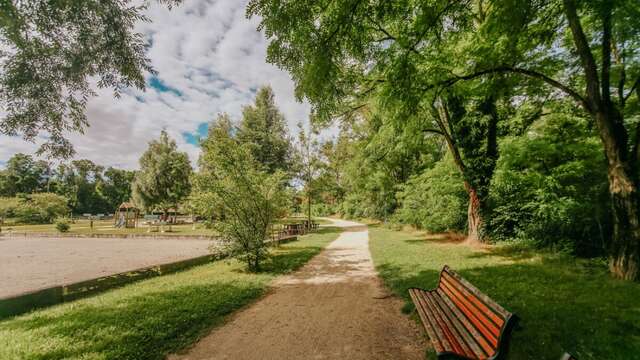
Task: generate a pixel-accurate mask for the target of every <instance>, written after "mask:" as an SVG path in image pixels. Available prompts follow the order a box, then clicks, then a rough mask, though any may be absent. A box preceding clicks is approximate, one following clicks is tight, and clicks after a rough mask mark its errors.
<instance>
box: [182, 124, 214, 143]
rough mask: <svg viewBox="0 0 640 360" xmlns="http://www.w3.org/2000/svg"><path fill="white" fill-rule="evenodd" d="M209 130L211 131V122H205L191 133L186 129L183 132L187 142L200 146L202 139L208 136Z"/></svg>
mask: <svg viewBox="0 0 640 360" xmlns="http://www.w3.org/2000/svg"><path fill="white" fill-rule="evenodd" d="M208 131H209V123H206V122H203V123H200V125H198V128H197V129H196V131H195V132H193V133H190V132H187V131H185V132H183V133H182V137H183V138H184V140H185V141H186V142H187V143H189V144H191V145H195V146H198V147H199V146H200V139H204V138H205V137H207V133H208Z"/></svg>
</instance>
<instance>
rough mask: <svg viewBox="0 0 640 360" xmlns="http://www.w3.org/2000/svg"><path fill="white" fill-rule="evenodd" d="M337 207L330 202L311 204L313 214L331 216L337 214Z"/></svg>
mask: <svg viewBox="0 0 640 360" xmlns="http://www.w3.org/2000/svg"><path fill="white" fill-rule="evenodd" d="M335 212H336V211H335V207H334V206H333V205H330V204H325V203H320V204H311V214H313V216H329V215H333V214H335Z"/></svg>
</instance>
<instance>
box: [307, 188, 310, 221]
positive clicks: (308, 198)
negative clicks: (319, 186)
mask: <svg viewBox="0 0 640 360" xmlns="http://www.w3.org/2000/svg"><path fill="white" fill-rule="evenodd" d="M307 220H308V221H309V223H308V224H307V226H308V227H309V228H311V193H309V195H308V196H307Z"/></svg>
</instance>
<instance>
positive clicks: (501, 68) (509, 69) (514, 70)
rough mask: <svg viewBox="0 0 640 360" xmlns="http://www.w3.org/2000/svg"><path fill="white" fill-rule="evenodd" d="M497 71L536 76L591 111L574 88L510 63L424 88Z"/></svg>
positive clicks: (448, 84) (446, 85)
mask: <svg viewBox="0 0 640 360" xmlns="http://www.w3.org/2000/svg"><path fill="white" fill-rule="evenodd" d="M495 73H515V74H522V75H526V76H528V77H531V78H535V79H538V80H542V81H544V82H545V83H547V84H549V85H551V86H553V87H555V88H557V89H559V90H561V91H563V92H564V93H566V94H567V95H569V96H571V97H572V98H574V99H575V100H576V101H578V102H580V104H581V105H582V106H584V107H585V108H586V109H587V111H591V106H590V104H589V102H587V100H586V99H585V98H584V97H582V95H580V94H579V93H578V92H577V91H575V90H573V89H572V88H570V87H568V86H566V85H564V84H562V83H560V82H559V81H557V80H554V79H552V78H551V77H549V76H547V75H545V74H543V73H540V72H537V71H535V70H529V69H523V68H519V67H513V66H509V65H501V66H497V67H494V68H491V69H485V70H480V71H477V72H474V73H471V74H467V75H462V76H458V75H455V76H454V77H452V78H450V79H447V80H443V81H440V82H438V83H435V84H432V85H429V86H427V87H426V88H424V89H423V90H425V91H426V90H431V89H433V88H435V87H437V86H445V87H448V86H452V85H454V84H455V83H457V82H459V81H465V80H473V79H476V78H479V77H482V76H485V75H489V74H495Z"/></svg>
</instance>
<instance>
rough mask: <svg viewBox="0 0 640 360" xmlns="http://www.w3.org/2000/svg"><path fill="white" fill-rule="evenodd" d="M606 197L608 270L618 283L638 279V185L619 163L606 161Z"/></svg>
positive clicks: (639, 247) (639, 257) (639, 238)
mask: <svg viewBox="0 0 640 360" xmlns="http://www.w3.org/2000/svg"><path fill="white" fill-rule="evenodd" d="M608 172H609V193H610V196H611V205H612V213H613V237H612V239H611V246H610V250H609V270H610V271H611V273H612V274H613V275H614V276H615V277H617V278H620V279H625V280H638V279H640V276H639V275H640V274H639V271H640V221H639V219H640V213H639V211H638V210H639V209H640V200H639V197H638V188H637V184H636V183H634V182H633V181H632V180H631V177H630V176H629V175H628V174H627V171H625V167H624V166H623V165H621V164H620V163H616V162H613V161H611V160H610V161H609V171H608Z"/></svg>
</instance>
